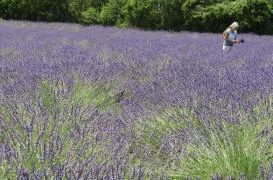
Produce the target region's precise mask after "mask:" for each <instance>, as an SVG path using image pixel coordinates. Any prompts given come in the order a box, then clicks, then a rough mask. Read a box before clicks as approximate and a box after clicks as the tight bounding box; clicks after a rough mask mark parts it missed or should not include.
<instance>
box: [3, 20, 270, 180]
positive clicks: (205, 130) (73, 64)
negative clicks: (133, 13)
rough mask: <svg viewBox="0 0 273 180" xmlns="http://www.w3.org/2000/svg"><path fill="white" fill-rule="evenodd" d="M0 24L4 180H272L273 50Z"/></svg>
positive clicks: (262, 44) (253, 39)
mask: <svg viewBox="0 0 273 180" xmlns="http://www.w3.org/2000/svg"><path fill="white" fill-rule="evenodd" d="M240 37H241V38H243V39H245V40H246V43H244V44H240V45H238V46H236V47H234V48H233V50H232V52H231V53H224V52H222V35H221V34H209V33H190V32H181V33H170V32H164V31H162V32H160V31H159V32H150V31H141V30H132V29H128V30H125V29H118V28H110V27H100V26H90V27H81V26H79V25H76V24H59V23H50V24H47V23H30V22H18V21H0V63H1V66H0V79H1V83H0V178H2V179H51V178H55V179H155V178H156V179H184V178H185V177H188V178H201V179H220V178H229V179H238V178H241V179H243V178H247V179H255V178H264V179H266V178H272V175H273V172H272V170H273V168H272V167H273V166H272V164H271V163H272V162H271V159H272V155H273V152H272V150H273V146H272V137H273V134H272V133H273V131H272V127H273V123H272V118H273V116H272V113H273V109H272V93H273V88H272V87H273V74H272V73H273V53H272V52H273V46H272V42H273V38H272V36H257V35H253V34H240Z"/></svg>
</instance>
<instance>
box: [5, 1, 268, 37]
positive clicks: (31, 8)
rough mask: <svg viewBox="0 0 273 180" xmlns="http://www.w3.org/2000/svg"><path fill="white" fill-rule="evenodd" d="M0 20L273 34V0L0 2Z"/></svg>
mask: <svg viewBox="0 0 273 180" xmlns="http://www.w3.org/2000/svg"><path fill="white" fill-rule="evenodd" d="M0 17H2V18H4V19H23V20H34V21H61V22H77V23H82V24H87V25H89V24H102V25H117V26H122V27H139V28H144V29H166V30H175V31H180V30H187V31H201V32H223V30H224V29H225V28H226V27H227V26H228V25H229V24H231V23H232V22H233V21H237V22H239V24H240V31H241V32H255V33H259V34H264V33H266V34H273V0H0Z"/></svg>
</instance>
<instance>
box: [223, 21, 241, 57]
mask: <svg viewBox="0 0 273 180" xmlns="http://www.w3.org/2000/svg"><path fill="white" fill-rule="evenodd" d="M238 27H239V24H238V22H233V23H232V24H231V25H230V26H229V27H228V28H227V29H226V30H225V31H224V33H223V36H224V43H223V51H225V52H229V51H230V50H231V49H232V47H233V45H234V44H238V43H240V42H242V41H243V40H241V41H238V40H237V39H236V38H237V29H238Z"/></svg>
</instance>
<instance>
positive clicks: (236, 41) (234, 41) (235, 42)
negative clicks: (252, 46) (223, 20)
mask: <svg viewBox="0 0 273 180" xmlns="http://www.w3.org/2000/svg"><path fill="white" fill-rule="evenodd" d="M232 42H233V44H239V43H240V41H238V40H233V41H232Z"/></svg>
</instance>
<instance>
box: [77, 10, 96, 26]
mask: <svg viewBox="0 0 273 180" xmlns="http://www.w3.org/2000/svg"><path fill="white" fill-rule="evenodd" d="M98 16H99V12H98V10H97V9H96V8H93V7H90V8H88V9H87V10H86V11H83V12H81V16H80V23H82V24H97V23H98Z"/></svg>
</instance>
